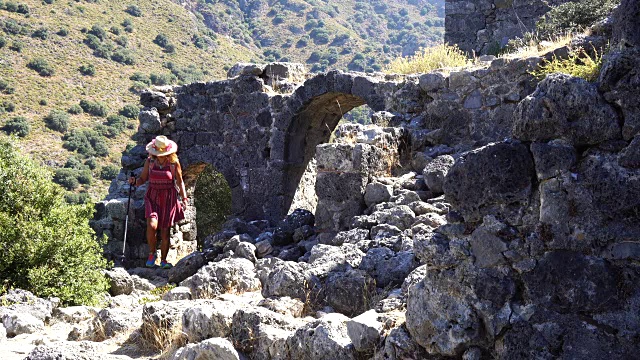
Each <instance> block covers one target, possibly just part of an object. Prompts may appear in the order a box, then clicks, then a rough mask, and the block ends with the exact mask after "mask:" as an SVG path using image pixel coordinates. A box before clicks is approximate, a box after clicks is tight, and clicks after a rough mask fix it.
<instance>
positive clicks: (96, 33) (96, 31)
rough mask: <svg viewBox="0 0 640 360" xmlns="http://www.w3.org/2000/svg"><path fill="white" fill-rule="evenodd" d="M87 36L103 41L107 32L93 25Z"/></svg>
mask: <svg viewBox="0 0 640 360" xmlns="http://www.w3.org/2000/svg"><path fill="white" fill-rule="evenodd" d="M89 34H91V35H93V36H95V37H97V38H98V39H100V40H104V39H106V38H107V32H106V31H105V30H104V29H103V28H102V26H100V25H93V26H92V27H91V30H89Z"/></svg>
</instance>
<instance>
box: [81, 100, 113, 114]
mask: <svg viewBox="0 0 640 360" xmlns="http://www.w3.org/2000/svg"><path fill="white" fill-rule="evenodd" d="M80 107H81V108H82V110H84V112H86V113H88V114H91V115H93V116H100V117H106V116H107V114H108V113H109V110H108V109H107V105H105V104H104V103H101V102H97V101H91V100H85V99H82V100H80Z"/></svg>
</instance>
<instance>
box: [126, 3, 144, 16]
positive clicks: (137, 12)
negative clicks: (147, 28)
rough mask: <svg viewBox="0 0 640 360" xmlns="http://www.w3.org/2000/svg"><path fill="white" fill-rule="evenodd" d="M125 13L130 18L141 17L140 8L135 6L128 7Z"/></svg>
mask: <svg viewBox="0 0 640 360" xmlns="http://www.w3.org/2000/svg"><path fill="white" fill-rule="evenodd" d="M125 11H126V12H127V13H128V14H129V15H131V16H135V17H141V16H142V10H140V8H139V7H138V6H137V5H129V6H127V10H125Z"/></svg>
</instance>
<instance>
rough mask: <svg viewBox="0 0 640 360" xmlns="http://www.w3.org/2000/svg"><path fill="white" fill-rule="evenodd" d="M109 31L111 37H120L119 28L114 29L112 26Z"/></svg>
mask: <svg viewBox="0 0 640 360" xmlns="http://www.w3.org/2000/svg"><path fill="white" fill-rule="evenodd" d="M109 31H110V32H111V33H112V34H113V35H120V28H119V27H116V26H112V27H111V28H110V29H109Z"/></svg>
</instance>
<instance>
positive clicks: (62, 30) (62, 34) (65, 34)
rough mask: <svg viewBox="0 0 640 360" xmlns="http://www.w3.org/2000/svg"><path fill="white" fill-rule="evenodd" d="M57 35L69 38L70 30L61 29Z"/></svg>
mask: <svg viewBox="0 0 640 360" xmlns="http://www.w3.org/2000/svg"><path fill="white" fill-rule="evenodd" d="M56 34H57V35H58V36H67V35H69V29H65V28H60V30H58V32H57V33H56Z"/></svg>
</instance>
